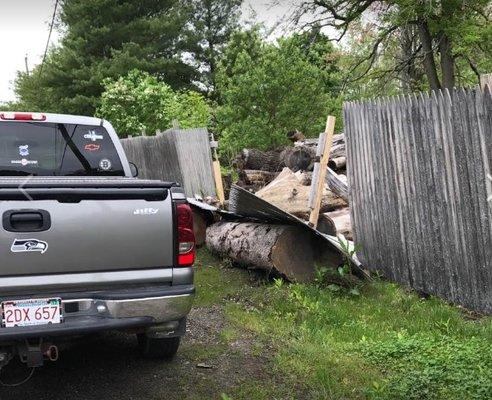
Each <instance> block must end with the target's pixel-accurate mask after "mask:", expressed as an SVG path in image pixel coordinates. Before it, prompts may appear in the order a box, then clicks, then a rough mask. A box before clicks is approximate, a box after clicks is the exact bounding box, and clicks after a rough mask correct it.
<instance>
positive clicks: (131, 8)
mask: <svg viewBox="0 0 492 400" xmlns="http://www.w3.org/2000/svg"><path fill="white" fill-rule="evenodd" d="M59 18H60V23H61V26H62V27H63V29H64V30H65V36H64V37H63V39H62V41H61V44H60V46H59V47H58V48H56V49H54V50H52V51H51V52H50V54H49V56H48V58H47V60H46V61H45V63H44V64H43V65H41V66H38V67H37V68H35V69H34V71H32V74H31V75H27V74H24V73H19V75H18V78H17V81H16V93H17V95H18V96H19V98H20V99H21V101H22V103H23V106H24V107H25V108H29V109H32V110H44V111H52V112H66V113H74V114H87V115H92V114H93V113H94V111H95V110H96V108H97V107H98V105H99V102H100V95H101V93H102V91H103V81H104V79H106V78H118V77H119V76H122V75H126V74H127V73H128V72H129V71H131V70H132V69H135V68H136V69H139V70H142V71H146V72H149V73H150V74H152V75H154V76H156V77H158V78H159V79H161V80H162V81H164V82H166V83H167V84H168V85H170V86H171V87H172V88H173V89H181V88H192V87H193V85H192V82H193V81H194V80H196V79H197V76H198V75H197V71H196V70H195V69H194V68H193V67H192V66H190V65H188V64H187V63H185V62H184V61H183V57H182V54H183V52H184V51H185V50H186V49H185V40H184V34H183V32H184V31H185V27H186V24H187V21H188V19H187V18H188V14H187V9H185V8H183V7H182V6H181V3H180V2H179V1H178V0H140V1H138V2H136V1H132V0H119V1H115V0H62V11H61V14H60V17H59Z"/></svg>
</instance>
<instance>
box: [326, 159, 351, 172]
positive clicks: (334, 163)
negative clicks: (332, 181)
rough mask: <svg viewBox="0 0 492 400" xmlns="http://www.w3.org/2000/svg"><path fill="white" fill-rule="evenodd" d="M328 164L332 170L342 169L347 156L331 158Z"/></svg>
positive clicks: (345, 164) (345, 163)
mask: <svg viewBox="0 0 492 400" xmlns="http://www.w3.org/2000/svg"><path fill="white" fill-rule="evenodd" d="M328 166H329V167H330V168H331V169H332V170H334V171H338V170H340V169H344V168H345V167H346V166H347V157H337V158H333V159H331V160H330V161H329V162H328Z"/></svg>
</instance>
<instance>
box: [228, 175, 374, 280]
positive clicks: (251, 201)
mask: <svg viewBox="0 0 492 400" xmlns="http://www.w3.org/2000/svg"><path fill="white" fill-rule="evenodd" d="M229 211H230V212H231V213H232V214H235V215H238V216H242V217H246V218H252V219H256V220H259V221H262V222H273V223H280V224H287V225H295V226H299V227H300V228H302V229H304V230H305V231H306V233H308V234H313V235H315V236H317V237H319V238H321V239H322V240H323V242H324V243H326V246H327V247H328V248H329V249H330V250H332V251H334V252H336V253H338V254H340V255H341V256H342V257H344V256H345V253H344V251H343V249H342V246H341V245H340V243H339V240H338V238H336V237H334V236H329V235H324V234H322V233H321V232H319V231H317V230H316V229H314V228H312V227H310V226H309V225H308V224H307V223H306V222H304V221H303V220H301V219H299V218H297V217H295V216H293V215H292V214H289V213H287V212H285V211H283V210H281V209H280V208H278V207H276V206H274V205H273V204H271V203H269V202H267V201H265V200H263V199H260V198H259V197H257V196H255V195H254V194H253V193H250V192H248V191H247V190H244V189H243V188H241V187H239V186H237V185H232V187H231V191H230V194H229ZM352 262H353V266H354V267H356V268H357V269H358V270H359V272H360V273H362V274H363V275H364V276H365V277H367V274H366V272H365V271H364V270H363V269H362V266H361V264H360V262H359V260H357V257H355V256H354V257H353V258H352Z"/></svg>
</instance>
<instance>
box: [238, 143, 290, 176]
mask: <svg viewBox="0 0 492 400" xmlns="http://www.w3.org/2000/svg"><path fill="white" fill-rule="evenodd" d="M282 150H283V149H279V150H271V151H261V150H257V149H243V150H242V151H241V153H239V155H238V156H237V157H236V159H235V161H234V166H235V167H236V168H237V169H240V170H241V169H256V170H262V171H271V172H277V171H281V170H282V168H283V167H285V165H284V163H283V161H281V160H280V153H281V152H282Z"/></svg>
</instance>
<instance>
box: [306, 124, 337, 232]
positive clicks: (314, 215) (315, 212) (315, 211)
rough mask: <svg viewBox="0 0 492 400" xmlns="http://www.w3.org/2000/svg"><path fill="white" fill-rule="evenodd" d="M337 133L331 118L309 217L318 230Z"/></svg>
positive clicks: (310, 222) (314, 183) (327, 127)
mask: <svg viewBox="0 0 492 400" xmlns="http://www.w3.org/2000/svg"><path fill="white" fill-rule="evenodd" d="M334 133H335V117H333V116H331V115H330V116H329V117H328V119H327V120H326V129H325V135H326V137H325V140H324V148H323V155H322V157H321V160H320V162H319V176H318V178H317V181H316V182H315V180H314V174H313V182H312V183H311V184H312V185H316V194H315V197H314V199H315V200H314V208H312V210H311V215H310V217H309V224H310V225H311V226H312V227H314V228H316V226H317V224H318V218H319V209H320V207H321V198H322V197H323V188H324V186H325V176H326V168H327V166H328V160H329V158H330V150H331V146H332V144H333V134H334Z"/></svg>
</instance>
